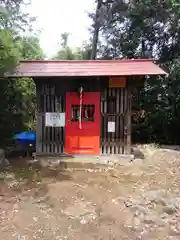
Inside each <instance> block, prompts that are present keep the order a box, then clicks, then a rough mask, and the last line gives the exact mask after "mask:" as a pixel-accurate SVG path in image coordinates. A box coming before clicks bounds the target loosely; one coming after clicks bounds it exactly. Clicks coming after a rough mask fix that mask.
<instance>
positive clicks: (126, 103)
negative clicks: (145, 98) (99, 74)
mask: <svg viewBox="0 0 180 240" xmlns="http://www.w3.org/2000/svg"><path fill="white" fill-rule="evenodd" d="M108 122H115V132H113V133H111V132H108ZM130 146H131V95H130V93H129V91H128V88H110V89H108V88H107V89H105V90H104V91H103V92H102V94H101V153H102V154H108V155H109V154H130V152H131V147H130Z"/></svg>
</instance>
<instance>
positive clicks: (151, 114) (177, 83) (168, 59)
mask: <svg viewBox="0 0 180 240" xmlns="http://www.w3.org/2000/svg"><path fill="white" fill-rule="evenodd" d="M99 1H101V0H97V1H96V2H99ZM98 14H99V18H100V21H99V22H100V24H101V28H100V30H101V32H100V38H99V47H98V54H99V55H100V57H101V58H103V59H113V58H128V59H131V58H154V59H156V60H157V62H158V63H160V64H161V66H162V67H163V68H164V69H165V70H166V71H167V72H168V73H169V76H168V77H166V78H163V79H162V78H157V77H156V78H155V77H153V78H150V79H149V80H148V85H147V87H146V88H144V89H142V90H141V91H140V95H139V98H138V99H137V100H136V101H134V102H133V105H136V106H138V107H139V108H141V109H144V110H145V113H146V114H145V117H143V118H139V119H136V120H134V121H133V140H134V141H136V142H139V141H141V142H144V141H145V142H160V143H161V142H163V143H174V144H175V143H176V144H177V143H179V144H180V137H179V136H180V114H179V112H180V41H179V39H180V21H179V19H180V3H179V0H159V1H157V0H142V1H137V0H128V1H127V0H104V1H103V4H102V7H101V9H100V11H99V13H98ZM90 17H91V18H92V19H93V26H94V24H95V19H96V17H95V15H94V14H90Z"/></svg>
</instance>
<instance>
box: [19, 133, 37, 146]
mask: <svg viewBox="0 0 180 240" xmlns="http://www.w3.org/2000/svg"><path fill="white" fill-rule="evenodd" d="M14 139H15V140H17V141H18V142H19V143H21V144H22V145H24V147H32V146H35V144H36V133H35V132H33V131H26V132H21V133H18V134H15V135H14Z"/></svg>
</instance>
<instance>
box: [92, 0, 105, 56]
mask: <svg viewBox="0 0 180 240" xmlns="http://www.w3.org/2000/svg"><path fill="white" fill-rule="evenodd" d="M102 2H103V0H98V2H97V8H96V15H95V21H94V33H93V40H92V52H91V59H92V60H93V59H96V53H97V44H98V38H99V30H100V27H101V26H100V23H99V12H100V9H101V6H102Z"/></svg>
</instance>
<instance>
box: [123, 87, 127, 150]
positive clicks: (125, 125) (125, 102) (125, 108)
mask: <svg viewBox="0 0 180 240" xmlns="http://www.w3.org/2000/svg"><path fill="white" fill-rule="evenodd" d="M127 116H128V91H127V88H125V91H124V144H125V145H124V152H123V153H124V154H127V130H128V129H127V120H128V118H127Z"/></svg>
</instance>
